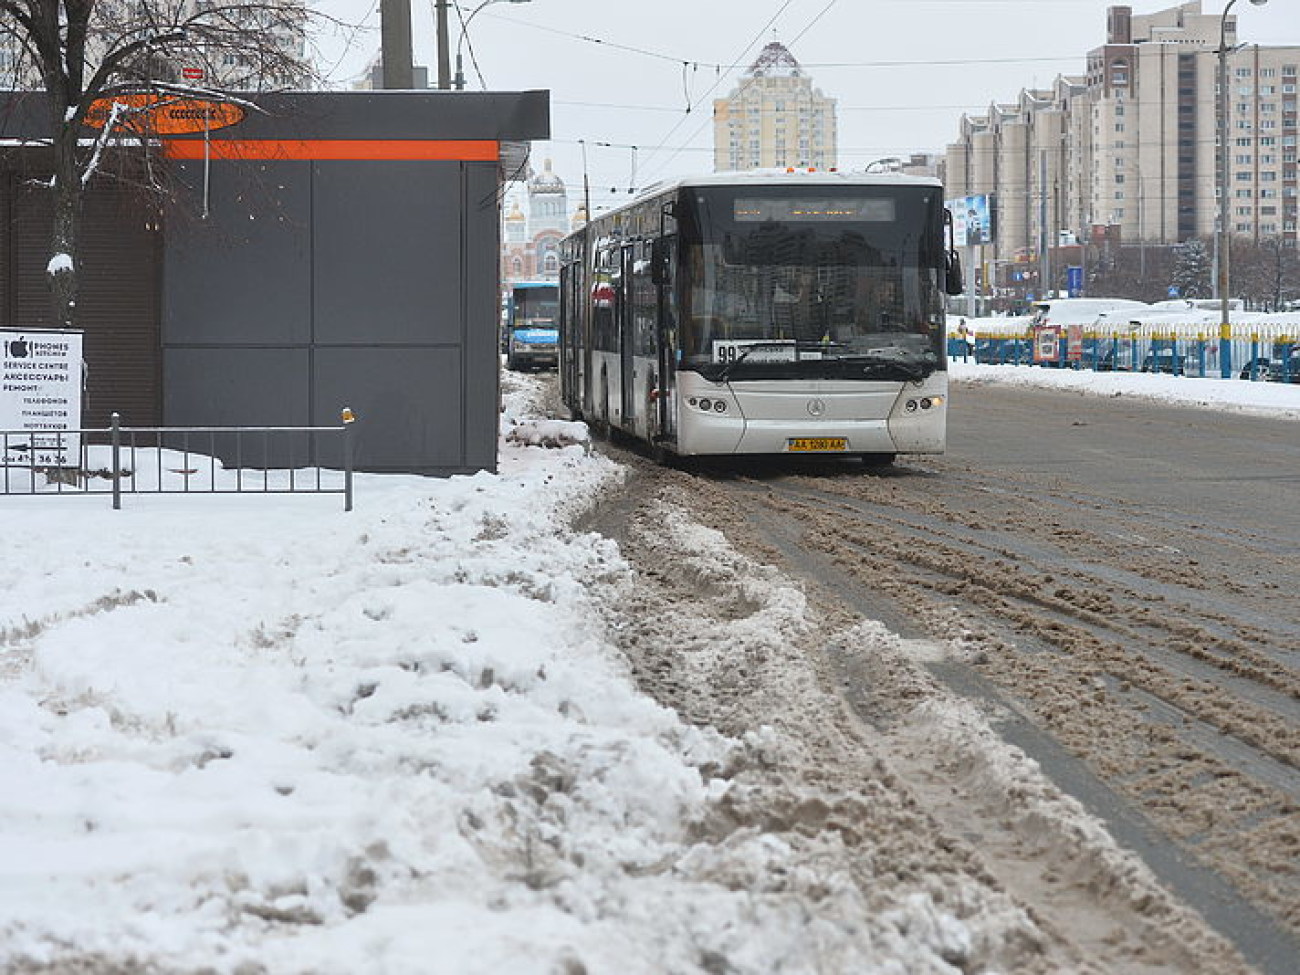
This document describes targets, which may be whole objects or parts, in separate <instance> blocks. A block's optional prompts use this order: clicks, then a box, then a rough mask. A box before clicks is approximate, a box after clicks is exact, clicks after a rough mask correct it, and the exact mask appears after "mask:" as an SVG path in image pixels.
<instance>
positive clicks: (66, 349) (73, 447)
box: [0, 329, 82, 467]
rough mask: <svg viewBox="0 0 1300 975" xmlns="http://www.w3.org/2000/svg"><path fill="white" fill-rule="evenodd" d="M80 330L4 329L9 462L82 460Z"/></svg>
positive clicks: (0, 442)
mask: <svg viewBox="0 0 1300 975" xmlns="http://www.w3.org/2000/svg"><path fill="white" fill-rule="evenodd" d="M81 339H82V333H81V332H74V331H49V330H39V329H0V353H3V355H0V431H4V434H3V439H0V448H3V451H4V454H3V463H4V466H6V467H69V466H73V465H76V464H79V463H81V434H80V432H79V431H80V428H81V373H82V365H81V363H82V360H81Z"/></svg>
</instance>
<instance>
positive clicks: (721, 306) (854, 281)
mask: <svg viewBox="0 0 1300 975" xmlns="http://www.w3.org/2000/svg"><path fill="white" fill-rule="evenodd" d="M948 226H949V225H948V223H947V221H946V212H945V210H944V208H943V200H942V187H941V185H940V184H939V183H938V181H937V180H929V179H918V178H910V177H902V176H870V177H867V176H847V175H841V174H827V175H818V176H815V177H812V176H808V175H804V174H796V175H794V176H789V177H786V176H750V175H735V174H733V175H732V176H730V177H728V176H724V175H718V176H713V177H700V178H698V179H695V180H686V181H682V183H680V184H678V185H676V186H673V187H670V188H667V189H666V190H665V191H663V192H661V193H659V194H655V195H653V196H651V197H649V198H647V199H645V200H642V201H639V202H638V203H635V204H630V205H628V206H625V207H623V208H620V210H619V211H614V212H613V213H611V214H605V215H601V216H600V217H598V218H596V219H595V220H593V221H592V222H591V223H590V224H588V226H587V227H586V228H584V230H583V231H580V232H579V233H578V234H576V235H574V236H573V237H571V238H570V239H569V240H568V241H566V244H567V245H568V246H566V248H565V249H564V253H565V255H566V263H565V265H564V270H563V274H562V284H563V286H564V294H565V297H566V301H565V302H564V314H563V328H562V331H563V338H562V343H561V344H562V348H563V350H564V356H565V361H563V362H562V363H561V379H562V394H563V396H564V399H565V402H566V404H567V405H568V406H569V408H570V411H571V412H572V413H573V414H575V415H578V416H581V417H583V418H584V419H587V420H589V421H590V422H592V423H593V424H594V425H595V426H596V427H597V428H598V429H599V428H601V427H609V428H611V429H617V430H619V431H621V432H623V433H624V434H627V435H629V436H632V437H635V438H637V439H641V440H643V441H645V442H646V443H648V444H649V445H650V446H651V447H652V448H653V449H654V451H655V452H656V453H658V454H661V455H667V454H677V455H682V456H696V455H726V454H777V455H781V454H786V455H810V454H823V455H836V454H843V455H854V456H862V457H865V458H868V459H872V460H880V459H892V458H893V457H894V456H895V455H896V454H900V453H941V452H942V451H943V450H944V448H945V445H946V435H947V429H946V428H947V423H946V419H947V402H948V382H947V360H946V355H945V349H944V342H945V335H944V300H943V297H944V294H945V293H946V292H951V291H952V289H953V288H956V289H957V290H960V284H961V282H960V272H959V271H958V270H957V269H956V263H955V262H956V257H955V253H954V252H953V249H952V247H951V238H950V232H949V229H948Z"/></svg>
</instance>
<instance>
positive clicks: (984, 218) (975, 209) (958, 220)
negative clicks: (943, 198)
mask: <svg viewBox="0 0 1300 975" xmlns="http://www.w3.org/2000/svg"><path fill="white" fill-rule="evenodd" d="M946 206H947V207H948V209H949V210H950V211H951V212H952V227H953V243H955V244H956V246H958V247H974V246H976V245H977V244H991V243H993V238H994V236H995V228H994V226H993V197H992V195H990V194H987V193H980V194H977V195H975V196H959V197H957V198H956V199H954V200H948V201H947V203H946Z"/></svg>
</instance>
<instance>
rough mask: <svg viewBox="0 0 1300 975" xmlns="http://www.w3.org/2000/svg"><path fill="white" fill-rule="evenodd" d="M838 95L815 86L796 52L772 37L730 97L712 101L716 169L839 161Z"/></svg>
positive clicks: (819, 166)
mask: <svg viewBox="0 0 1300 975" xmlns="http://www.w3.org/2000/svg"><path fill="white" fill-rule="evenodd" d="M837 140H838V134H837V129H836V121H835V99H834V98H828V97H827V96H825V95H823V94H822V93H821V91H820V90H819V89H816V88H814V87H813V86H812V79H811V78H810V77H809V76H808V74H807V72H806V71H804V69H803V68H802V67H801V66H800V64H799V62H798V61H797V60H795V57H794V55H793V54H791V53H790V51H789V50H788V49H787V48H786V47H785V45H784V44H781V43H780V42H778V41H772V42H771V43H770V44H768V45H767V46H766V47H764V48H763V50H762V51H761V52H760V53H759V55H758V58H757V59H755V61H754V63H753V64H752V65H750V67H749V69H748V70H747V71H746V72H745V73H744V75H743V76H742V78H741V82H740V84H739V85H737V86H736V87H735V88H733V89H732V91H731V92H730V94H728V95H727V97H726V98H719V99H716V100H715V101H714V102H713V168H714V170H715V171H718V172H723V171H742V170H749V169H770V168H781V169H785V168H787V167H791V166H794V167H798V168H805V167H815V168H817V169H830V168H834V167H835V165H836V145H837Z"/></svg>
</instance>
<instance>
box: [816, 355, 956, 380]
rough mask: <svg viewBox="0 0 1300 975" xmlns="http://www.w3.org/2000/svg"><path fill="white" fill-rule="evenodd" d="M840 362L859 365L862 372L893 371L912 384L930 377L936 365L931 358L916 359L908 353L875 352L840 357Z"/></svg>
mask: <svg viewBox="0 0 1300 975" xmlns="http://www.w3.org/2000/svg"><path fill="white" fill-rule="evenodd" d="M840 361H841V362H852V363H854V364H861V365H862V366H863V367H864V368H863V371H864V372H865V371H867V370H870V369H894V370H897V371H898V372H900V373H902V374H903V376H904V378H906V379H910V380H912V381H914V382H919V381H920V380H922V379H924V378H925V377H926V376H928V375H930V373H932V372H934V370H935V368H936V365H937V364H936V363H935V361H934V357H933V356H925V357H921V358H916V357H913V356H912V355H910V354H908V353H901V354H896V355H882V354H881V353H879V352H875V353H867V354H864V355H846V356H841V357H840Z"/></svg>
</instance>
